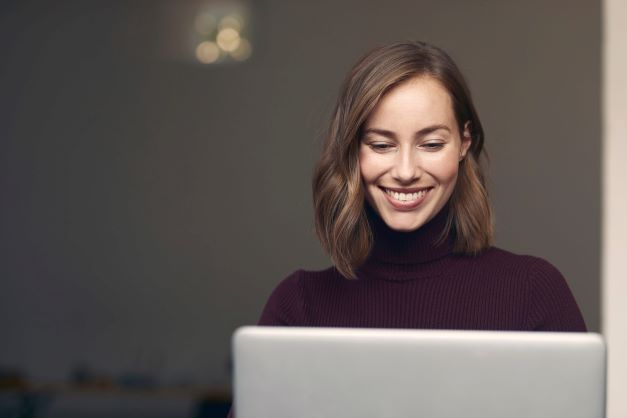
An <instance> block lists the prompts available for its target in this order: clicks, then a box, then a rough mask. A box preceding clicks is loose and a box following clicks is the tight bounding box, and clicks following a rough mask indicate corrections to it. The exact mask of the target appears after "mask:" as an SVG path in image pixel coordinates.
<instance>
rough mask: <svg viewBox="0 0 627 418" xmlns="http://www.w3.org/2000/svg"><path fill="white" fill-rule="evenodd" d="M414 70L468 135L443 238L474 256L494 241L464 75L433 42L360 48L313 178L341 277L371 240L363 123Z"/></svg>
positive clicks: (479, 138) (318, 215) (325, 242)
mask: <svg viewBox="0 0 627 418" xmlns="http://www.w3.org/2000/svg"><path fill="white" fill-rule="evenodd" d="M417 76H428V77H433V78H434V79H436V80H438V81H439V82H440V83H441V84H442V86H444V87H445V88H446V90H447V91H448V93H449V94H450V96H451V98H452V102H453V111H454V113H455V119H456V121H457V124H458V127H459V132H460V133H461V132H464V127H465V125H466V123H468V124H469V131H470V135H471V138H472V142H471V145H470V149H469V152H468V154H467V156H466V158H464V159H463V160H462V161H461V162H460V167H459V174H458V179H457V184H456V186H455V190H454V191H453V194H452V195H451V198H450V203H449V206H450V210H449V218H448V220H447V224H446V229H445V236H448V235H449V234H450V235H451V236H452V237H453V240H454V248H453V251H454V252H455V253H458V254H467V255H475V254H477V253H479V252H481V251H483V250H485V249H486V248H488V247H489V246H490V245H491V243H492V240H493V235H494V229H493V224H492V211H491V208H490V203H489V200H488V194H487V191H486V186H485V177H484V173H483V169H482V167H481V165H480V157H481V153H482V150H483V128H482V126H481V121H480V120H479V116H478V115H477V112H476V110H475V106H474V105H473V102H472V99H471V95H470V91H469V89H468V87H467V85H466V82H465V80H464V77H463V76H462V74H461V72H460V71H459V69H458V68H457V66H456V65H455V63H454V62H453V60H452V59H451V57H449V56H448V54H446V52H444V51H443V50H441V49H439V48H437V47H435V46H433V45H429V44H426V43H424V42H401V43H395V44H391V45H388V46H384V47H382V48H378V49H375V50H373V51H371V52H369V53H368V54H366V55H365V56H364V57H362V58H361V59H360V60H359V61H358V62H357V64H356V65H355V66H354V67H353V69H352V70H351V71H350V73H349V74H348V76H347V78H346V79H345V80H344V83H343V84H342V86H341V89H340V95H339V97H338V100H337V104H336V106H335V109H334V112H333V115H332V118H331V123H330V125H329V128H328V131H327V134H326V138H325V142H324V148H323V151H322V155H321V157H320V160H319V161H318V164H317V165H316V168H315V172H314V176H313V201H314V210H315V225H316V233H317V235H318V238H319V239H320V241H321V242H322V246H323V247H324V249H325V250H326V251H327V252H328V253H329V255H330V256H331V258H332V260H333V263H334V264H335V267H336V268H337V270H338V271H339V272H340V273H341V274H342V275H343V276H345V277H347V278H355V277H356V276H355V269H356V267H357V266H359V265H360V264H361V263H362V262H363V261H365V259H366V258H367V257H368V254H369V252H370V250H371V248H372V241H373V238H372V232H371V230H370V226H369V224H368V219H367V217H366V211H365V200H364V197H365V196H364V189H363V185H362V180H361V174H360V171H359V143H360V139H361V138H360V137H361V131H362V128H363V125H364V123H365V122H366V120H367V119H368V116H369V115H370V114H371V112H372V111H373V110H374V108H375V106H376V105H377V103H378V102H379V100H381V98H382V97H383V96H384V95H385V94H386V93H387V92H388V91H390V90H391V89H392V88H394V87H395V86H397V85H399V84H400V83H402V82H404V81H406V80H408V79H410V78H413V77H417Z"/></svg>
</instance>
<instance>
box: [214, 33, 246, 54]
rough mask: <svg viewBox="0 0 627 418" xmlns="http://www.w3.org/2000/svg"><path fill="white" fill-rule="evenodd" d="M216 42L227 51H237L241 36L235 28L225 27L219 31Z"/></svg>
mask: <svg viewBox="0 0 627 418" xmlns="http://www.w3.org/2000/svg"><path fill="white" fill-rule="evenodd" d="M216 42H217V44H218V46H219V47H220V48H221V49H223V50H224V51H227V52H232V51H235V50H236V49H237V48H238V47H239V45H240V43H241V38H240V36H239V32H238V31H236V30H235V29H233V28H224V29H222V30H220V32H218V36H217V37H216Z"/></svg>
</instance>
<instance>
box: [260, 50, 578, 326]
mask: <svg viewBox="0 0 627 418" xmlns="http://www.w3.org/2000/svg"><path fill="white" fill-rule="evenodd" d="M483 140H484V136H483V128H482V126H481V122H480V120H479V116H478V114H477V112H476V110H475V107H474V105H473V103H472V99H471V96H470V92H469V90H468V88H467V86H466V83H465V81H464V79H463V76H462V75H461V73H460V72H459V70H458V68H457V66H456V65H455V63H454V62H453V61H452V60H451V58H450V57H449V56H448V55H447V54H446V53H445V52H444V51H442V50H441V49H439V48H437V47H434V46H431V45H428V44H425V43H422V42H405V43H397V44H392V45H388V46H385V47H382V48H379V49H376V50H374V51H372V52H370V53H368V54H367V55H365V56H364V57H363V58H362V59H361V60H360V61H359V62H358V63H357V64H356V65H355V67H354V68H353V69H352V71H351V72H350V74H349V75H348V77H347V78H346V80H345V82H344V84H343V86H342V88H341V92H340V96H339V98H338V101H337V105H336V107H335V110H334V113H333V117H332V119H331V123H330V126H329V130H328V132H327V135H326V141H325V145H324V149H323V152H322V156H321V158H320V160H319V162H318V165H317V166H316V171H315V174H314V179H313V197H314V205H315V216H316V230H317V233H318V236H319V238H320V241H321V242H322V245H323V247H324V248H325V249H326V250H327V252H328V253H329V254H330V256H331V258H332V260H333V263H334V266H333V267H331V268H328V269H326V270H322V271H303V270H299V271H297V272H295V273H293V274H291V275H290V276H289V277H287V278H286V279H285V280H283V281H282V282H281V283H280V284H279V285H278V287H277V288H276V289H275V290H274V292H273V293H272V295H271V296H270V299H269V300H268V302H267V304H266V306H265V309H264V311H263V313H262V315H261V319H260V321H259V324H260V325H288V326H329V327H338V326H339V327H370V328H423V329H425V328H426V329H472V330H519V331H532V330H535V331H585V330H586V326H585V324H584V321H583V318H582V316H581V313H580V312H579V308H578V307H577V304H576V302H575V300H574V298H573V296H572V294H571V292H570V289H569V288H568V285H567V283H566V281H565V279H564V278H563V277H562V275H561V274H560V273H559V271H558V270H557V269H556V268H555V267H553V266H552V265H551V264H549V263H548V262H546V261H544V260H543V259H541V258H537V257H532V256H522V255H516V254H513V253H510V252H508V251H505V250H501V249H498V248H495V247H493V246H492V241H493V227H492V212H491V209H490V203H489V200H488V194H487V192H486V187H485V182H484V174H483V169H482V167H481V157H482V152H483Z"/></svg>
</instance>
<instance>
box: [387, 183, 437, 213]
mask: <svg viewBox="0 0 627 418" xmlns="http://www.w3.org/2000/svg"><path fill="white" fill-rule="evenodd" d="M380 189H381V190H382V191H383V193H384V194H385V196H386V198H387V200H388V202H389V203H390V204H391V205H392V206H393V207H394V208H395V209H398V210H412V209H415V208H416V207H418V206H419V205H420V204H421V203H422V202H423V201H424V200H425V198H426V197H427V195H428V194H429V192H430V191H431V190H432V189H433V187H425V188H420V189H405V190H398V189H388V188H386V187H380Z"/></svg>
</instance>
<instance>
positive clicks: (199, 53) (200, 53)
mask: <svg viewBox="0 0 627 418" xmlns="http://www.w3.org/2000/svg"><path fill="white" fill-rule="evenodd" d="M220 55H221V53H220V48H218V45H216V44H215V43H214V42H211V41H203V42H201V43H199V44H198V46H197V47H196V58H197V59H198V61H200V62H202V63H203V64H213V63H215V62H216V61H218V59H220Z"/></svg>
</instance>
